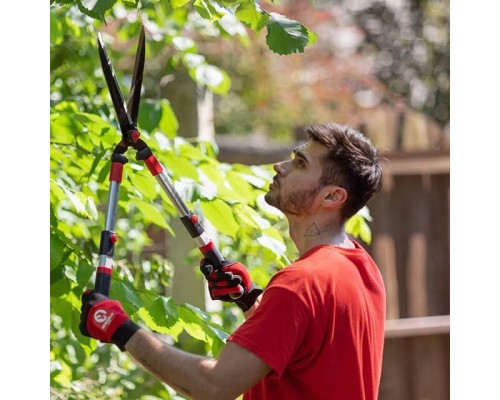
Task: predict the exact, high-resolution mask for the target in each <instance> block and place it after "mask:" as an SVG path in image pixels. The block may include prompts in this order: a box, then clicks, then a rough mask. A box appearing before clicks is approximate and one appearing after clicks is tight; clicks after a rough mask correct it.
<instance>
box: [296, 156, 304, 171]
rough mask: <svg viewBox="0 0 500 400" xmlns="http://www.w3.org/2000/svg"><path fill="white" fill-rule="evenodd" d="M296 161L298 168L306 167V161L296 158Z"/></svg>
mask: <svg viewBox="0 0 500 400" xmlns="http://www.w3.org/2000/svg"><path fill="white" fill-rule="evenodd" d="M294 161H295V164H296V165H297V166H298V167H301V168H302V167H304V166H305V163H304V160H303V159H302V158H299V157H295V159H294Z"/></svg>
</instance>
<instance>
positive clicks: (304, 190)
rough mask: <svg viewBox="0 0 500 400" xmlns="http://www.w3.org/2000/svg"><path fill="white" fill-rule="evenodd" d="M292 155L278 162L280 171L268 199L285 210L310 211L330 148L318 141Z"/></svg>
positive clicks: (318, 189) (306, 145) (291, 211)
mask: <svg viewBox="0 0 500 400" xmlns="http://www.w3.org/2000/svg"><path fill="white" fill-rule="evenodd" d="M293 152H294V155H293V157H292V159H290V160H287V161H281V162H279V163H277V164H275V165H274V170H275V171H276V175H275V177H274V178H273V182H272V183H271V185H270V186H269V192H267V194H266V196H265V199H266V202H267V203H268V204H270V205H272V206H274V207H276V208H278V209H279V210H281V211H282V212H283V213H285V214H293V215H301V214H304V213H307V212H308V211H309V210H310V209H311V207H312V205H313V202H314V199H315V198H316V196H317V194H318V193H319V191H320V189H321V186H320V183H319V179H320V177H321V174H322V172H323V169H322V166H321V164H320V160H321V159H322V158H323V157H324V156H325V155H326V154H327V152H328V149H327V148H326V147H325V146H323V145H322V144H320V143H318V142H314V141H310V142H307V143H305V144H304V145H302V146H300V147H297V148H296V149H295V150H294V151H293Z"/></svg>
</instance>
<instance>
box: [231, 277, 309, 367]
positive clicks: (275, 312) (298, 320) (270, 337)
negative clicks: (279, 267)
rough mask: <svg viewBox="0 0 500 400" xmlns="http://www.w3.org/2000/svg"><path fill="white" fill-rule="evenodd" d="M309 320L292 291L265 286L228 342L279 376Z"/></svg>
mask: <svg viewBox="0 0 500 400" xmlns="http://www.w3.org/2000/svg"><path fill="white" fill-rule="evenodd" d="M309 323H310V316H309V313H308V312H307V310H306V306H305V304H304V303H303V302H302V301H301V299H300V298H299V297H298V296H297V295H296V294H295V293H293V292H291V291H290V290H287V289H284V288H282V287H274V288H268V289H267V290H266V291H265V293H264V296H263V297H262V301H261V303H260V304H259V306H258V307H257V309H256V310H255V312H254V313H253V314H252V316H251V317H250V318H248V319H247V320H246V321H245V322H243V324H242V325H241V326H240V327H239V328H238V329H237V330H236V331H235V332H234V333H233V334H232V335H231V336H230V337H229V338H228V341H231V342H234V343H237V344H238V345H240V346H242V347H244V348H246V349H247V350H249V351H251V352H252V353H254V354H255V355H256V356H257V357H259V358H260V359H261V360H263V361H264V362H265V363H266V364H267V365H269V366H270V367H271V368H272V369H273V370H274V371H275V373H276V374H277V375H278V377H280V376H281V374H282V373H283V372H284V370H285V369H286V367H287V365H289V363H290V362H292V361H293V357H294V355H295V354H296V352H297V349H298V348H299V347H300V345H301V343H302V341H303V339H304V337H305V334H306V333H307V330H308V327H309Z"/></svg>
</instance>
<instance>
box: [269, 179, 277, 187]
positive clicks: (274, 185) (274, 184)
mask: <svg viewBox="0 0 500 400" xmlns="http://www.w3.org/2000/svg"><path fill="white" fill-rule="evenodd" d="M277 187H278V178H277V177H274V178H273V181H272V182H271V184H270V185H269V189H273V188H277Z"/></svg>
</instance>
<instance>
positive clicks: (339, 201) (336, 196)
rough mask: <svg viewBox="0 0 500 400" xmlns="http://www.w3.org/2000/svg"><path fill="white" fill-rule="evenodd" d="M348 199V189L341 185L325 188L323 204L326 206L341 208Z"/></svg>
mask: <svg viewBox="0 0 500 400" xmlns="http://www.w3.org/2000/svg"><path fill="white" fill-rule="evenodd" d="M346 200H347V190H345V189H344V188H342V187H340V186H328V187H326V188H325V192H324V195H323V200H322V205H323V207H325V208H339V207H341V206H342V205H343V204H344V203H345V202H346Z"/></svg>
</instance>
